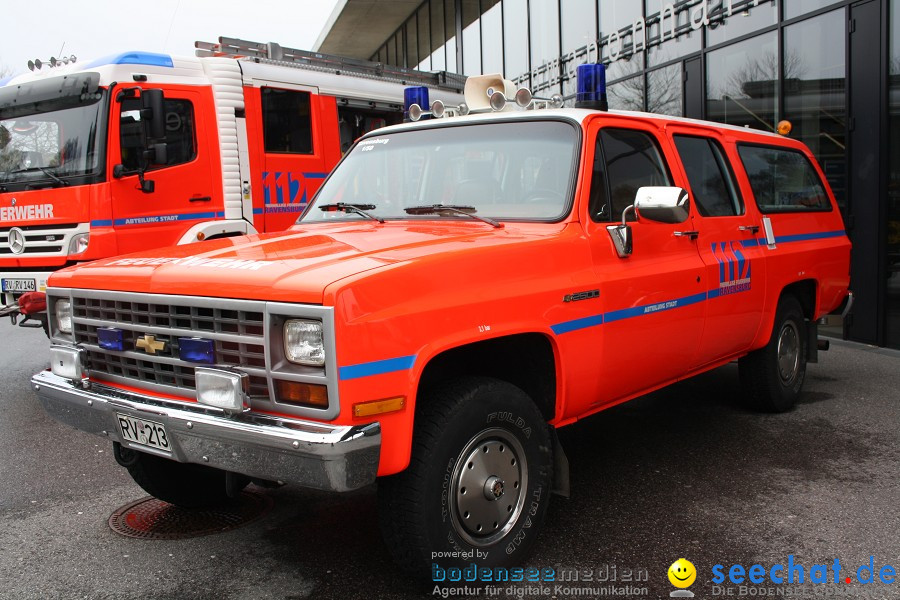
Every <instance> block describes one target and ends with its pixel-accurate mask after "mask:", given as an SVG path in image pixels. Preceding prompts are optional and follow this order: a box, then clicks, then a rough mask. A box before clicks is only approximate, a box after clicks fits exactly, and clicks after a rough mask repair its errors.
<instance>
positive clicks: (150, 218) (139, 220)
mask: <svg viewBox="0 0 900 600" xmlns="http://www.w3.org/2000/svg"><path fill="white" fill-rule="evenodd" d="M221 214H223V215H224V213H221ZM215 218H216V213H214V212H202V213H187V214H181V215H146V216H140V217H128V218H127V219H116V220H115V224H116V225H151V224H154V223H172V222H174V221H197V220H200V219H215Z"/></svg>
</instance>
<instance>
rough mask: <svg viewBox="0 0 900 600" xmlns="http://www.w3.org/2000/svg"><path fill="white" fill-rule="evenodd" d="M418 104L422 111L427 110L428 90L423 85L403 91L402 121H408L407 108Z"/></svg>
mask: <svg viewBox="0 0 900 600" xmlns="http://www.w3.org/2000/svg"><path fill="white" fill-rule="evenodd" d="M413 104H418V105H419V108H421V109H422V110H423V111H425V110H428V107H429V106H430V104H429V103H428V88H427V87H425V86H424V85H420V86H417V87H408V88H406V89H404V90H403V119H404V120H406V121H409V107H410V106H411V105H413Z"/></svg>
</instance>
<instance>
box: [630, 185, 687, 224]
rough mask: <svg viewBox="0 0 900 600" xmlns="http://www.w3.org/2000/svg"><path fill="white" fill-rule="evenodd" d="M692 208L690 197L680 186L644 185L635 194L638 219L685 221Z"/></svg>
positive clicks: (666, 221)
mask: <svg viewBox="0 0 900 600" xmlns="http://www.w3.org/2000/svg"><path fill="white" fill-rule="evenodd" d="M690 209H691V201H690V197H689V196H688V193H687V191H686V190H684V189H683V188H680V187H642V188H639V189H638V191H637V193H636V194H635V195H634V210H635V212H636V213H637V216H638V219H642V218H643V219H647V220H648V221H656V222H657V223H671V224H674V223H684V222H685V221H687V218H688V217H689V216H690V214H691V211H690ZM623 222H624V221H623Z"/></svg>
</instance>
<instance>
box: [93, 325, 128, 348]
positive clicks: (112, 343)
mask: <svg viewBox="0 0 900 600" xmlns="http://www.w3.org/2000/svg"><path fill="white" fill-rule="evenodd" d="M97 343H98V344H99V345H100V347H101V348H103V349H104V350H118V351H119V352H121V351H122V350H124V349H125V342H124V340H123V336H122V330H121V329H116V328H115V327H98V328H97Z"/></svg>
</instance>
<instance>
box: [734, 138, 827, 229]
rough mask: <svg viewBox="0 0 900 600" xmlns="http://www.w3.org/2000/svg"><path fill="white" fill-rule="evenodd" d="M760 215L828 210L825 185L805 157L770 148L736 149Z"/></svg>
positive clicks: (745, 146) (782, 149)
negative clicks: (761, 213)
mask: <svg viewBox="0 0 900 600" xmlns="http://www.w3.org/2000/svg"><path fill="white" fill-rule="evenodd" d="M738 152H739V153H740V155H741V162H743V163H744V169H745V170H746V171H747V178H748V179H749V180H750V187H751V188H752V189H753V195H754V196H755V197H756V204H757V206H759V210H760V212H763V213H772V212H799V211H809V210H819V211H822V210H831V202H830V201H829V200H828V195H827V194H826V193H825V186H823V185H822V181H821V180H820V179H819V176H818V174H817V173H816V171H815V169H813V166H812V165H811V164H810V162H809V159H807V158H806V156H805V155H804V154H803V153H801V152H798V151H796V150H787V149H784V148H773V147H770V146H748V145H740V146H738Z"/></svg>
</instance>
